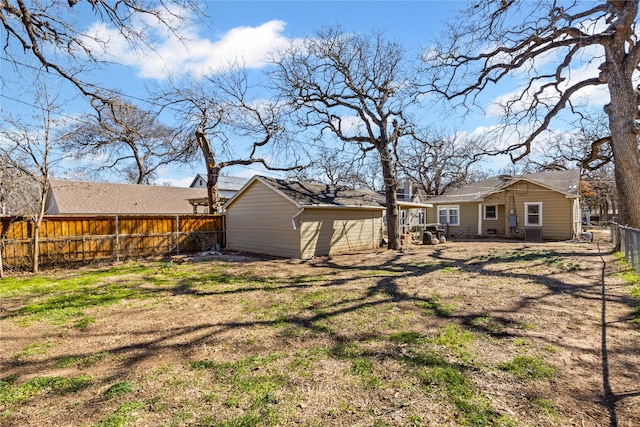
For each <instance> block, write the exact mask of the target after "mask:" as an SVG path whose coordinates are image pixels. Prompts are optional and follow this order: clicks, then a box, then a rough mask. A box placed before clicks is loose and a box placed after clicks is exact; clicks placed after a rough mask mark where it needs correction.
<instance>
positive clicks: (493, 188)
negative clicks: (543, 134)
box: [429, 170, 580, 204]
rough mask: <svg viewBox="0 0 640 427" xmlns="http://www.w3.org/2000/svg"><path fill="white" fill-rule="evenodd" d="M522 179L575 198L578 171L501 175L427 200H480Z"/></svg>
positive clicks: (441, 201)
mask: <svg viewBox="0 0 640 427" xmlns="http://www.w3.org/2000/svg"><path fill="white" fill-rule="evenodd" d="M522 181H526V182H531V183H533V184H537V185H539V186H541V187H544V188H547V189H549V190H552V191H556V192H558V193H561V194H564V195H565V196H566V197H568V198H575V197H578V194H579V187H580V185H579V184H580V171H579V170H566V171H546V172H537V173H529V174H525V175H519V176H508V175H501V176H499V177H494V178H489V179H485V180H482V181H478V182H474V183H472V184H469V185H465V186H463V187H460V188H458V189H456V190H451V191H449V192H447V193H446V194H443V195H441V196H436V197H433V198H431V199H429V202H430V203H432V204H443V203H460V202H480V201H483V200H484V199H485V197H487V196H489V195H491V194H494V193H499V192H501V191H504V190H505V189H506V188H508V187H509V186H511V185H513V184H515V183H517V182H522Z"/></svg>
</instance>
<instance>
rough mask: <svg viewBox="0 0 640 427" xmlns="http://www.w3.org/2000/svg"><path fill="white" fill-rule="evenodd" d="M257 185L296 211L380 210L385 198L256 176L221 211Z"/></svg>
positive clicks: (406, 204) (412, 205)
mask: <svg viewBox="0 0 640 427" xmlns="http://www.w3.org/2000/svg"><path fill="white" fill-rule="evenodd" d="M255 181H259V182H261V183H263V184H264V185H266V186H267V187H269V188H271V189H272V190H274V191H275V192H277V193H279V194H280V195H282V196H283V197H284V198H286V199H288V200H289V201H291V202H292V203H293V204H295V205H296V206H297V207H299V208H311V207H315V208H320V207H322V208H352V209H353V208H358V209H364V208H366V209H384V208H385V204H386V203H385V198H384V196H382V195H380V194H379V193H376V192H373V191H368V190H354V189H352V188H349V187H346V186H338V185H328V184H317V183H310V182H298V181H288V180H284V179H278V178H270V177H265V176H260V175H256V176H254V177H253V178H252V179H251V180H250V181H249V182H247V183H246V184H245V185H244V187H243V188H242V189H241V190H240V191H239V192H238V193H237V194H236V195H235V196H234V197H232V198H231V199H229V201H227V203H226V204H225V206H224V207H225V208H226V207H227V206H229V205H231V204H232V203H233V201H234V200H236V199H237V198H238V197H239V196H240V195H241V193H242V192H243V191H244V190H245V189H246V188H248V187H249V186H250V185H251V184H252V183H253V182H255ZM398 205H399V206H401V207H408V208H425V207H430V206H432V205H431V204H425V203H412V202H401V201H398Z"/></svg>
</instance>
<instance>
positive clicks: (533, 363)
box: [498, 356, 558, 380]
mask: <svg viewBox="0 0 640 427" xmlns="http://www.w3.org/2000/svg"><path fill="white" fill-rule="evenodd" d="M498 368H500V369H501V370H503V371H506V372H509V373H511V374H513V375H515V376H516V377H518V378H521V379H524V380H545V379H550V378H553V377H554V376H555V374H556V373H557V371H558V370H557V368H556V367H555V366H553V365H550V364H548V363H545V362H544V361H542V360H541V359H539V358H536V357H533V356H517V357H515V358H514V359H513V360H511V361H509V362H503V363H500V364H499V365H498Z"/></svg>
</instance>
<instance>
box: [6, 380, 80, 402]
mask: <svg viewBox="0 0 640 427" xmlns="http://www.w3.org/2000/svg"><path fill="white" fill-rule="evenodd" d="M92 382H93V378H92V377H91V376H89V375H80V376H77V377H72V378H65V377H34V378H31V379H30V380H28V381H26V382H24V383H22V384H18V383H17V377H15V376H13V377H8V378H5V379H3V380H0V404H1V405H7V404H15V403H20V402H22V401H24V400H27V399H29V398H31V397H33V396H37V395H41V394H53V395H59V396H62V395H66V394H70V393H75V392H77V391H80V390H82V389H84V388H87V387H89V386H90V385H91V384H92Z"/></svg>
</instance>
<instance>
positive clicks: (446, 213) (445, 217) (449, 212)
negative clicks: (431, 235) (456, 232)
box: [438, 206, 460, 225]
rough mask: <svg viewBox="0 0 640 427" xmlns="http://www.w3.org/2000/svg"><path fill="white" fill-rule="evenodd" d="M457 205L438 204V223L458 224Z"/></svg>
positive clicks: (458, 208) (458, 209)
mask: <svg viewBox="0 0 640 427" xmlns="http://www.w3.org/2000/svg"><path fill="white" fill-rule="evenodd" d="M459 211H460V207H459V206H438V223H440V224H449V225H460V217H459Z"/></svg>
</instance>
